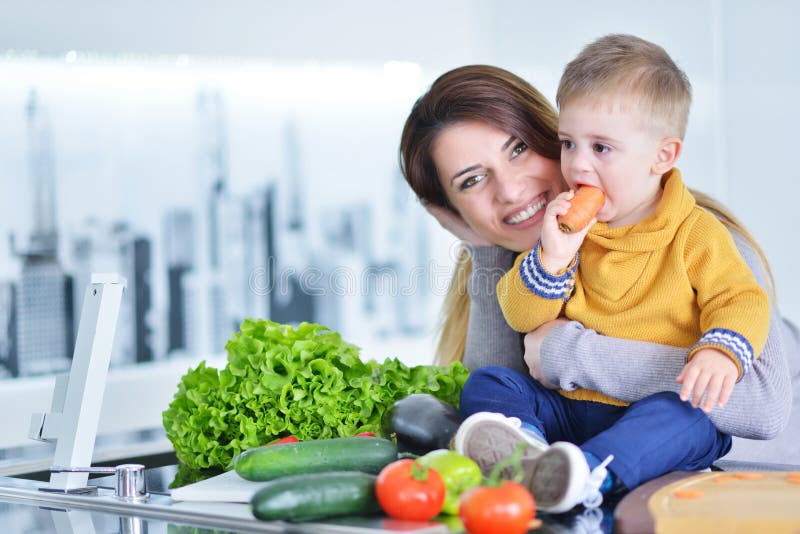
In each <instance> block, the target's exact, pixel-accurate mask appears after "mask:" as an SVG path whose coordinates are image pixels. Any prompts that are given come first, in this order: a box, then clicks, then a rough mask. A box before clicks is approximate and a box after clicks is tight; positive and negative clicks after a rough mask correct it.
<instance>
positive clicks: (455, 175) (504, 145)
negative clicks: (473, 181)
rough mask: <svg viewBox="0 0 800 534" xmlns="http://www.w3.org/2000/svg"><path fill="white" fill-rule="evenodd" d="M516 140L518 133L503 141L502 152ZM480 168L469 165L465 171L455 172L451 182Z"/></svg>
mask: <svg viewBox="0 0 800 534" xmlns="http://www.w3.org/2000/svg"><path fill="white" fill-rule="evenodd" d="M516 140H517V136H516V135H512V136H511V137H509V138H508V139H507V140H506V142H505V143H503V146H501V147H500V152H505V151H506V149H507V148H508V147H510V146H511V143H513V142H514V141H516ZM479 168H480V165H471V166H469V167H467V168H466V169H464V170H463V171H459V172H457V173H455V174H454V175H453V177H452V178H450V183H451V184H452V183H453V180H455V179H456V178H458V177H459V176H462V175H464V174H467V173H468V172H472V171H474V170H476V169H479Z"/></svg>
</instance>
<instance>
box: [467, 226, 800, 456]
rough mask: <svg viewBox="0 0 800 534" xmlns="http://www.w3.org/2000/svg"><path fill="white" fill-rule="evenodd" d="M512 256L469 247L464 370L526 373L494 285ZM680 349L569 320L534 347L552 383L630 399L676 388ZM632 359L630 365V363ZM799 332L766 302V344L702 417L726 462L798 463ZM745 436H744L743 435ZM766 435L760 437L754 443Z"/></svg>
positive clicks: (741, 245)
mask: <svg viewBox="0 0 800 534" xmlns="http://www.w3.org/2000/svg"><path fill="white" fill-rule="evenodd" d="M733 237H734V240H735V242H736V245H737V247H738V249H739V252H740V253H741V254H742V257H743V258H744V259H745V261H746V262H747V264H748V265H749V266H750V268H751V269H752V270H753V273H754V274H755V275H756V278H757V279H758V281H759V283H761V284H762V286H763V285H764V275H763V272H762V270H761V265H760V263H759V261H758V255H757V254H756V252H755V251H754V250H753V249H752V247H751V246H750V244H749V243H748V242H747V241H746V240H745V239H744V238H742V237H741V236H740V235H738V234H736V233H733ZM514 257H515V253H513V252H510V251H507V250H505V249H502V248H499V247H475V248H474V249H473V250H472V260H473V271H472V276H471V277H470V280H469V282H468V286H467V290H468V292H469V294H470V297H471V301H472V305H471V307H470V317H469V330H468V335H467V345H466V350H465V353H464V359H463V361H464V364H465V365H466V366H467V368H469V369H476V368H478V367H481V366H484V365H503V366H506V367H510V368H512V369H516V370H518V371H520V372H522V373H525V374H527V372H528V369H527V366H526V365H525V362H524V361H523V358H522V356H523V344H522V336H521V335H520V334H519V333H517V332H515V331H514V330H512V329H511V328H510V327H509V326H508V325H507V324H506V322H505V319H504V318H503V315H502V312H501V311H500V307H499V305H498V303H497V298H496V293H495V286H496V284H497V281H498V280H499V278H500V277H501V276H502V275H503V273H505V271H506V270H507V269H509V268H510V267H511V265H512V264H513V260H514ZM687 354H688V349H686V348H680V347H671V346H665V345H658V344H655V343H648V342H644V341H636V340H629V339H619V338H611V337H606V336H603V335H600V334H598V333H597V332H595V331H594V330H589V329H586V328H584V327H583V325H581V324H580V323H578V322H575V321H572V322H569V323H566V324H563V325H559V326H557V327H555V328H553V329H552V330H551V331H550V333H549V334H548V335H547V336H546V337H545V339H544V341H543V343H542V348H541V361H542V371H543V373H544V375H545V376H546V377H547V379H548V380H549V381H550V382H552V383H554V384H557V385H559V387H561V388H563V389H566V390H571V389H575V388H577V387H583V388H587V389H591V390H595V391H600V392H602V393H605V394H606V395H610V396H612V397H615V398H618V399H621V400H624V401H628V402H635V401H637V400H640V399H642V398H644V397H646V396H649V395H651V394H653V393H657V392H659V391H675V392H678V391H680V387H681V386H680V384H678V383H677V382H676V381H675V378H676V377H677V376H678V373H680V370H681V369H682V368H683V366H684V363H685V361H686V355H687ZM632 362H635V365H631V363H632ZM793 397H794V399H795V400H796V401H797V403H798V405H800V334H799V333H798V330H797V328H796V327H795V326H794V325H793V324H792V323H790V322H789V321H787V320H784V319H782V318H781V316H780V313H779V312H778V310H777V308H775V307H773V310H772V314H771V318H770V329H769V336H768V338H767V343H766V346H765V347H764V350H763V352H762V353H761V355H760V357H759V358H758V359H757V360H756V362H755V364H754V366H753V368H752V369H751V370H750V373H748V374H747V375H746V376H745V377H744V378H743V379H742V380H741V381H740V382H739V383H737V384H736V386H734V389H733V394H732V395H731V398H730V400H729V401H728V403H727V405H726V406H725V407H724V408H715V409H714V410H713V411H712V412H711V413H710V414H709V417H710V419H711V420H712V422H713V423H714V424H715V425H716V426H717V428H719V429H720V430H721V431H722V432H726V433H729V434H732V435H734V436H736V439H734V445H733V449H732V451H731V452H730V453H729V454H728V455H727V456H726V457H725V459H726V460H730V459H733V460H738V461H752V462H774V463H786V464H798V465H800V447H798V446H797V443H798V442H800V409H798V410H795V411H794V412H792V399H793ZM744 438H750V439H744ZM762 440H766V441H762Z"/></svg>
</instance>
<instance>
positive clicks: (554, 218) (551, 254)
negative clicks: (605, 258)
mask: <svg viewBox="0 0 800 534" xmlns="http://www.w3.org/2000/svg"><path fill="white" fill-rule="evenodd" d="M584 189H587V190H589V189H591V190H594V191H597V192H599V195H600V202H599V204H597V197H596V195H592V198H588V196H587V195H585V194H581V193H580V192H581V191H583V190H584ZM578 191H579V192H575V191H572V190H570V191H565V192H563V193H561V194H559V195H558V196H557V197H556V198H555V199H553V201H552V202H550V204H548V205H547V210H546V211H545V215H544V224H543V225H542V237H541V243H542V251H541V252H542V253H541V256H540V258H541V262H542V267H544V268H545V270H546V271H547V272H549V273H551V274H557V273H559V272H561V271H563V270H564V269H566V268H567V267H569V265H570V263H572V260H573V259H574V258H575V254H576V253H577V252H578V249H579V248H580V246H581V243H583V239H584V238H585V237H586V234H587V233H588V232H589V229H590V228H591V227H592V225H593V224H594V223H595V222H597V219H595V218H594V215H595V214H596V213H597V211H598V210H599V209H600V207H601V206H602V205H603V200H604V198H605V197H604V196H603V193H602V192H600V190H599V189H597V188H596V187H591V186H583V187H581V188H580V189H579V190H578ZM587 201H588V203H589V204H591V205H587ZM576 213H579V215H578V217H577V218H575V217H574V215H575V214H576ZM587 215H588V218H586V217H587ZM570 218H573V219H574V222H573V223H571V224H572V225H573V226H570V227H569V229H570V230H571V232H570V233H568V232H566V230H565V229H564V226H563V225H564V224H565V222H564V221H565V220H569V219H570ZM578 225H581V226H579V227H578Z"/></svg>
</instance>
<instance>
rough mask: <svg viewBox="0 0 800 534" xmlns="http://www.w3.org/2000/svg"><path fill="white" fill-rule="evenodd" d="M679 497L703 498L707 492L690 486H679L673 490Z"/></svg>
mask: <svg viewBox="0 0 800 534" xmlns="http://www.w3.org/2000/svg"><path fill="white" fill-rule="evenodd" d="M672 494H673V495H674V496H675V497H677V498H678V499H702V498H703V496H704V495H705V493H703V492H702V491H700V490H696V489H690V488H678V489H676V490H675V491H673V492H672Z"/></svg>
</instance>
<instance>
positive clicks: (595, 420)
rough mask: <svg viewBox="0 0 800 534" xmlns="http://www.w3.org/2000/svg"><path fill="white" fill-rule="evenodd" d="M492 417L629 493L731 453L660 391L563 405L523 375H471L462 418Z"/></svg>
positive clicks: (695, 415) (491, 370) (710, 428)
mask: <svg viewBox="0 0 800 534" xmlns="http://www.w3.org/2000/svg"><path fill="white" fill-rule="evenodd" d="M475 412H497V413H501V414H503V415H505V416H507V417H518V418H519V419H520V420H521V421H523V422H525V423H530V424H532V425H533V426H535V427H537V428H538V429H539V430H540V431H541V432H542V434H544V436H545V437H546V438H547V440H548V441H549V442H550V443H553V442H556V441H569V442H571V443H575V444H576V445H578V446H580V448H581V449H582V450H583V451H585V452H590V453H592V454H594V455H595V456H596V457H597V458H599V459H600V460H603V459H604V458H605V457H606V456H608V455H609V454H613V455H614V460H613V461H612V462H611V464H610V465H609V470H610V471H612V472H613V473H614V474H615V475H616V476H617V477H618V478H619V479H620V480H621V481H622V483H623V484H624V485H625V487H626V488H628V489H633V488H635V487H637V486H639V485H640V484H642V483H644V482H647V481H648V480H651V479H653V478H656V477H659V476H661V475H663V474H666V473H669V472H670V471H676V470H687V471H688V470H697V469H705V468H706V467H709V466H710V465H711V464H712V463H713V462H714V461H715V460H717V459H718V458H720V457H722V456H724V455H725V454H726V453H727V452H728V451H729V450H730V448H731V437H730V436H729V435H727V434H723V433H721V432H720V431H718V430H717V429H716V428H715V427H714V425H713V424H712V423H711V421H710V420H709V419H708V416H707V415H706V414H705V413H704V412H703V411H702V410H700V409H699V408H693V407H692V406H691V404H689V403H688V402H683V401H681V400H680V397H679V396H678V394H677V393H673V392H671V391H665V392H662V393H656V394H654V395H650V396H649V397H645V398H644V399H642V400H640V401H638V402H634V403H633V404H631V405H630V406H612V405H610V404H602V403H599V402H591V401H578V400H572V399H568V398H566V397H564V396H562V395H561V394H559V393H558V391H556V390H552V389H547V388H545V387H543V386H542V385H541V384H539V382H537V381H536V380H534V379H533V378H531V377H530V376H528V375H523V374H522V373H519V372H517V371H514V370H512V369H508V368H506V367H499V366H489V367H482V368H480V369H477V370H475V371H473V372H472V373H471V374H470V376H469V379H468V380H467V383H466V384H464V390H463V391H462V392H461V413H462V415H463V416H464V417H467V416H469V415H471V414H473V413H475Z"/></svg>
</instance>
